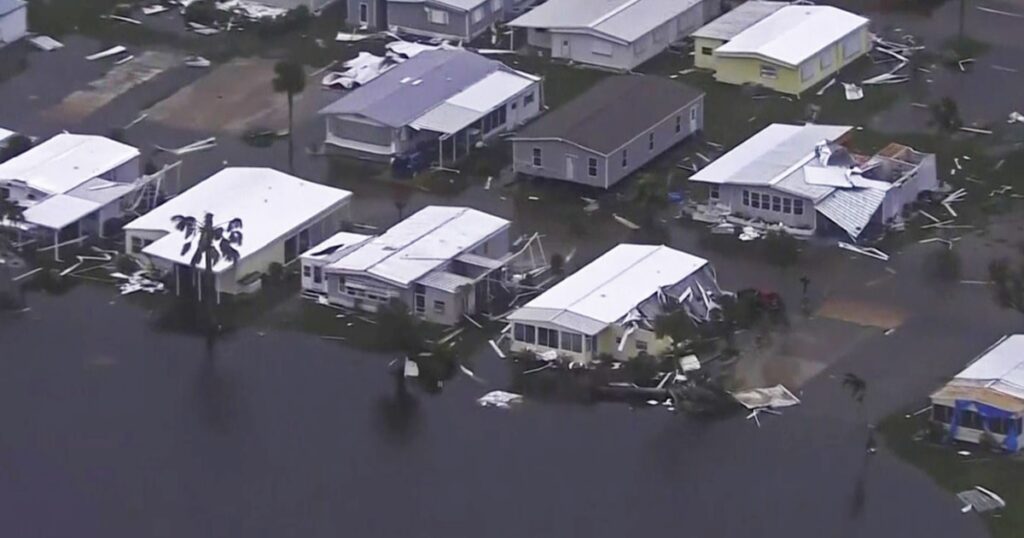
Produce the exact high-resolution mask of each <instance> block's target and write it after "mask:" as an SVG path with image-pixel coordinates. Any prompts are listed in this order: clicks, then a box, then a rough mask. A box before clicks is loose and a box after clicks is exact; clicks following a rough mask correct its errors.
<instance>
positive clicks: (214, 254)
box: [206, 245, 220, 267]
mask: <svg viewBox="0 0 1024 538" xmlns="http://www.w3.org/2000/svg"><path fill="white" fill-rule="evenodd" d="M206 256H207V257H209V258H210V267H213V266H215V265H217V262H219V261H220V252H218V251H217V248H216V247H214V246H213V245H210V249H209V250H207V251H206Z"/></svg>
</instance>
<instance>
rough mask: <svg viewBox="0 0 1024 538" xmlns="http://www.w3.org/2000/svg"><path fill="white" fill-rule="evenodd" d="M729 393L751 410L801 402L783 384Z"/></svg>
mask: <svg viewBox="0 0 1024 538" xmlns="http://www.w3.org/2000/svg"><path fill="white" fill-rule="evenodd" d="M729 394H730V395H732V397H733V398H735V399H736V401H737V402H739V404H740V405H742V406H743V407H746V408H747V409H751V410H753V409H760V408H764V407H767V408H771V409H775V408H780V407H791V406H794V405H799V404H800V398H797V397H796V396H795V395H794V394H793V393H792V392H790V391H789V389H787V388H786V387H784V386H782V385H775V386H774V387H761V388H756V389H750V390H744V391H739V392H730V393H729Z"/></svg>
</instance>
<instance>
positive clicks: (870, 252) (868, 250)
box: [836, 241, 889, 262]
mask: <svg viewBox="0 0 1024 538" xmlns="http://www.w3.org/2000/svg"><path fill="white" fill-rule="evenodd" d="M836 245H837V246H838V247H839V248H841V249H843V250H849V251H850V252H856V253H857V254H860V255H862V256H868V257H869V258H875V259H876V260H882V261H883V262H887V261H889V255H888V254H886V253H884V252H882V251H881V250H878V249H877V248H875V247H860V246H857V245H851V244H850V243H845V242H843V241H839V242H838V243H836Z"/></svg>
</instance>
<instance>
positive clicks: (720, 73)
mask: <svg viewBox="0 0 1024 538" xmlns="http://www.w3.org/2000/svg"><path fill="white" fill-rule="evenodd" d="M853 35H857V36H858V37H859V41H860V43H861V46H860V52H859V53H857V54H856V55H854V56H851V57H850V58H844V57H843V56H844V54H843V51H842V43H844V42H845V41H846V40H847V38H848V37H850V36H853ZM870 49H871V36H870V34H869V33H868V29H867V26H863V27H861V28H860V29H858V30H854V31H853V32H850V33H849V34H847V35H846V36H843V38H842V39H840V40H839V41H837V42H835V43H832V44H831V45H829V46H828V47H825V48H823V49H821V50H820V51H819V52H818V53H817V54H815V55H814V56H812V57H811V58H809V59H808V60H806V61H805V62H804V63H803V64H802V66H801V67H798V68H793V67H789V66H785V65H782V64H779V63H777V62H773V61H768V60H763V59H760V58H728V57H716V58H715V59H714V69H715V80H718V81H719V82H724V83H727V84H737V85H740V84H748V83H754V84H760V85H762V86H765V87H767V88H771V89H773V90H775V91H778V92H781V93H786V94H791V95H800V94H801V93H803V92H804V91H806V90H808V89H810V88H812V87H814V86H815V85H817V84H818V83H820V82H821V81H823V80H824V79H826V78H828V77H831V76H832V75H834V74H835V73H837V72H838V71H839V70H840V69H842V68H843V67H845V66H847V65H849V64H851V63H853V62H854V61H856V60H857V59H858V58H860V57H861V56H863V55H865V54H867V53H868V51H869V50H870ZM698 53H699V49H698ZM699 56H700V54H698V55H697V57H698V58H699ZM822 58H831V59H832V63H831V65H828V66H827V67H822V65H823V64H822ZM826 64H827V62H826ZM695 65H696V61H695ZM762 65H771V66H773V67H775V69H776V72H777V76H776V78H774V79H772V78H764V77H762V76H761V66H762ZM801 68H804V69H805V70H807V72H812V73H813V74H811V75H810V77H809V78H807V79H806V80H804V79H803V77H802V75H801Z"/></svg>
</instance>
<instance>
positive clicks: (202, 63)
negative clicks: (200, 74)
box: [185, 56, 210, 67]
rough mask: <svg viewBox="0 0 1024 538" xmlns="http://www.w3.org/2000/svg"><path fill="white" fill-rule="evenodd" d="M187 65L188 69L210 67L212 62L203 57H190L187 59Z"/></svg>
mask: <svg viewBox="0 0 1024 538" xmlns="http://www.w3.org/2000/svg"><path fill="white" fill-rule="evenodd" d="M185 65H186V66H188V67H210V60H207V59H206V58H203V57H202V56H189V57H188V58H185Z"/></svg>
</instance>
